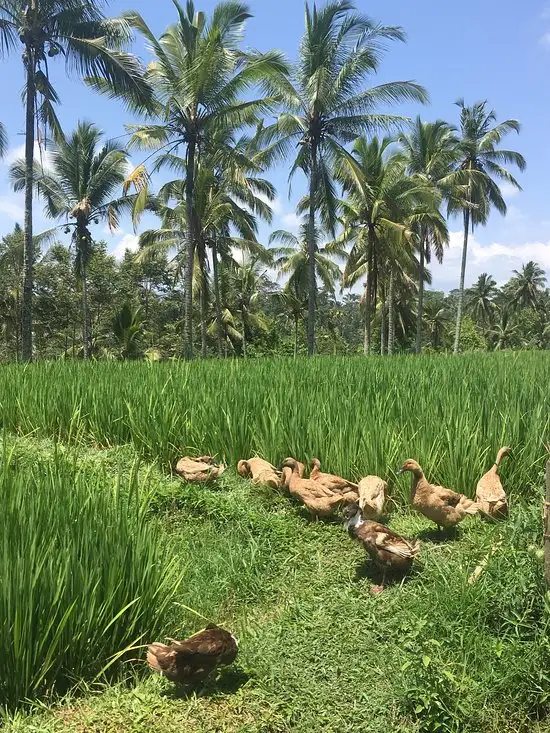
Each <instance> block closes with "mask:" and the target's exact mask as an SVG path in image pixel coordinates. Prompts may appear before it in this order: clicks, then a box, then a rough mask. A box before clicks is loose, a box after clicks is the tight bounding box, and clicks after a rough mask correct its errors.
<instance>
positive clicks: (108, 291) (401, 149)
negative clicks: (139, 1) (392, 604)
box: [0, 0, 550, 360]
mask: <svg viewBox="0 0 550 733" xmlns="http://www.w3.org/2000/svg"><path fill="white" fill-rule="evenodd" d="M98 2H99V0H98ZM98 2H92V1H91V0H75V2H74V3H72V4H71V8H72V10H71V13H69V14H66V13H64V12H63V7H62V6H63V3H60V2H57V0H48V2H46V3H43V4H41V6H40V11H39V9H38V7H35V5H34V4H33V3H32V2H31V4H30V5H27V4H25V3H20V2H19V0H9V2H8V1H7V2H6V3H4V5H5V7H4V8H0V22H1V24H0V50H1V51H2V52H5V53H7V52H9V51H11V50H13V49H14V48H15V47H16V46H17V45H18V41H20V42H21V44H22V45H23V49H24V56H23V61H24V65H25V70H26V87H25V88H26V99H27V110H26V113H27V117H26V122H27V127H26V130H27V141H26V142H27V145H26V154H25V159H24V160H22V161H18V162H16V163H15V164H14V165H12V167H11V170H10V176H11V180H12V183H13V185H14V187H15V189H16V190H21V191H23V190H24V191H25V196H26V211H25V221H24V222H23V224H24V226H23V227H21V226H16V227H15V229H14V230H13V231H11V232H5V233H4V236H3V238H2V240H1V243H0V286H1V297H0V324H1V333H0V358H2V359H3V360H15V359H17V360H28V359H30V358H31V357H32V358H39V359H40V358H57V357H61V356H63V357H65V358H73V357H74V358H90V357H93V358H119V359H135V358H149V359H161V358H179V357H186V358H191V357H192V356H193V355H194V354H195V353H200V354H201V356H202V357H209V356H217V357H220V358H221V357H224V356H225V357H227V356H242V357H253V356H258V355H261V354H289V355H290V354H294V355H298V354H308V355H311V354H313V353H314V352H316V353H321V354H322V353H344V354H354V353H360V352H361V351H363V352H364V353H365V354H369V353H380V354H382V355H384V354H388V355H390V354H392V353H396V352H400V351H405V350H408V351H415V352H416V353H420V352H421V351H426V350H430V351H446V350H450V349H452V348H454V351H455V352H457V351H458V350H459V347H460V348H461V349H462V350H470V349H508V348H548V346H549V345H550V326H549V320H550V292H549V291H548V290H547V289H546V277H545V273H544V272H543V270H542V269H541V267H540V266H539V265H538V264H537V263H536V262H528V263H525V264H524V265H523V266H522V267H521V268H520V269H519V270H517V271H514V273H513V276H512V277H511V279H510V280H509V282H507V283H506V284H504V285H503V286H502V287H498V285H497V282H496V280H495V279H494V278H493V277H492V276H491V274H490V273H483V274H482V275H480V277H479V278H478V280H477V282H476V283H475V284H474V285H473V286H472V287H471V288H469V289H466V288H465V286H464V283H465V274H466V262H467V247H468V237H469V235H470V233H471V231H472V229H473V227H474V226H476V225H480V224H481V225H483V224H485V223H486V222H487V219H488V216H489V213H490V211H491V210H492V209H496V210H497V211H498V212H500V213H501V214H505V213H506V204H505V201H504V198H503V195H502V191H501V190H500V188H499V182H504V183H506V184H508V185H512V186H514V187H518V188H519V183H518V181H517V180H516V178H515V177H514V175H513V174H512V173H511V172H510V171H509V169H508V167H509V166H515V167H516V168H518V169H519V170H523V169H524V167H525V161H524V159H523V157H522V156H521V154H519V153H517V152H515V151H513V150H508V149H503V148H502V147H501V142H502V139H503V138H504V137H505V135H507V134H508V133H510V132H519V123H518V122H517V121H516V120H513V119H509V120H505V121H504V122H500V123H498V122H497V116H496V113H495V112H494V111H493V110H491V109H490V107H489V106H488V103H487V102H484V101H481V102H477V103H475V104H473V105H471V106H467V105H466V103H465V102H463V101H462V100H461V101H459V102H458V103H457V104H458V109H459V114H458V119H457V121H456V122H457V124H456V126H455V125H453V124H452V122H447V121H443V120H436V121H435V122H429V121H424V120H422V119H421V118H420V117H417V118H416V119H415V120H410V119H407V118H405V117H403V116H401V115H399V114H388V113H387V111H386V109H384V108H387V107H395V105H398V104H399V103H400V102H403V101H409V102H411V101H413V102H418V103H425V102H427V93H426V92H425V90H424V89H423V88H422V87H421V86H419V85H418V84H416V83H414V82H412V81H398V82H387V83H384V84H380V85H371V84H370V81H371V78H372V77H373V76H375V75H376V73H377V72H378V70H379V67H380V64H381V62H382V59H383V56H384V53H385V52H386V51H387V44H388V43H389V42H393V41H403V40H405V36H404V32H403V30H402V29H401V28H399V27H397V26H395V27H394V26H382V25H379V24H378V23H376V22H375V21H373V20H372V19H370V18H367V17H365V16H364V15H362V14H360V13H358V12H357V11H356V9H355V7H354V5H353V4H352V3H351V2H350V1H349V0H329V1H328V2H326V3H325V4H323V5H319V6H318V5H317V4H316V3H306V9H305V30H304V34H303V37H302V40H301V43H300V45H299V48H298V51H297V59H296V63H292V62H291V61H289V60H287V59H286V58H284V57H283V56H282V55H281V54H280V53H279V52H274V51H267V52H265V53H261V52H258V51H244V50H243V47H244V42H243V41H244V26H245V21H246V20H247V19H248V18H250V17H251V13H250V10H249V8H248V7H247V6H246V5H245V4H243V3H241V2H232V1H226V2H221V3H220V4H219V5H218V6H216V7H215V8H214V10H213V11H212V13H211V15H210V16H207V15H206V14H205V13H203V12H201V11H198V10H196V9H195V6H194V3H193V2H192V1H191V0H189V1H188V2H187V3H186V4H185V6H182V5H180V4H179V3H178V2H176V1H175V3H174V4H175V22H174V23H173V24H172V25H170V26H169V27H168V28H167V29H166V30H165V31H164V32H163V33H162V34H161V35H160V36H159V37H158V38H157V37H156V36H155V34H154V33H153V32H152V31H151V29H150V27H149V26H148V25H147V22H146V20H145V19H143V18H142V17H141V16H140V15H139V14H138V13H135V12H128V13H125V14H124V15H123V17H122V18H120V19H116V20H107V19H106V18H105V17H104V16H103V14H102V12H101V9H100V6H99V4H98ZM42 5H43V6H44V7H42ZM48 9H49V10H48ZM46 10H47V12H46ZM132 31H134V32H137V33H138V34H139V35H141V36H142V37H144V39H145V40H146V42H147V43H148V45H149V47H150V49H151V51H152V54H153V60H152V61H151V63H150V64H149V65H148V66H147V67H144V66H142V65H141V63H140V62H139V60H138V59H137V58H135V57H134V56H132V55H130V54H128V53H127V52H126V50H125V49H126V47H127V44H128V43H129V42H130V40H131V35H130V34H131V32H132ZM58 54H62V55H64V56H65V57H66V59H67V60H69V61H70V62H71V63H73V64H76V67H77V68H78V69H79V70H80V71H82V72H83V73H84V74H85V75H87V79H86V80H87V82H88V83H89V84H90V85H91V86H92V87H93V88H95V89H96V90H98V91H100V92H103V93H106V94H108V95H110V96H113V97H118V98H121V99H122V100H123V102H125V103H126V104H127V105H129V106H130V107H131V108H132V110H133V111H134V113H136V114H137V115H138V121H137V123H136V122H134V123H133V124H132V125H129V126H128V128H127V132H128V134H127V135H126V136H122V137H119V138H117V142H111V141H109V140H104V139H103V138H102V133H101V131H100V127H99V126H98V125H96V124H95V122H80V123H78V125H77V126H76V129H75V130H74V131H69V130H66V131H65V130H64V129H63V125H62V118H61V117H60V118H58V117H57V115H56V113H55V110H54V107H55V104H56V103H57V101H58V100H57V96H56V94H55V90H54V89H53V87H52V85H51V82H50V80H49V77H48V73H47V64H46V57H48V58H49V57H52V58H53V57H54V56H56V55H58ZM29 100H30V101H29ZM37 100H39V101H40V104H39V105H37ZM397 111H398V110H397ZM36 115H38V119H40V120H42V121H43V122H44V123H45V125H47V126H48V127H49V129H50V132H51V133H52V137H53V141H52V142H51V143H50V146H49V152H48V155H47V156H44V159H43V160H42V161H41V163H40V164H37V163H36V162H34V163H33V159H32V144H33V142H34V137H35V130H34V121H35V119H36ZM122 140H125V141H126V142H127V144H128V148H125V147H124V144H123V143H122V142H121V141H122ZM6 142H7V141H6V135H5V130H4V128H3V127H2V126H1V124H0V155H1V154H3V153H4V152H5V149H6ZM129 150H130V151H132V150H133V151H135V152H136V154H139V150H145V151H148V152H146V153H144V154H143V155H144V157H143V160H142V162H141V163H140V164H138V165H137V166H136V167H135V169H134V170H130V167H129V164H128V160H129V158H128V152H129ZM290 159H291V162H289V169H290V174H289V178H292V177H293V175H294V174H295V173H296V172H297V171H301V172H302V174H303V175H304V177H305V180H306V182H307V187H306V193H305V195H304V196H303V197H302V199H301V200H300V201H299V202H298V205H297V215H298V219H299V222H300V225H299V226H298V228H297V231H296V232H294V231H284V230H280V229H275V228H274V231H272V233H271V235H270V236H268V237H267V241H264V242H262V241H260V239H259V234H258V232H259V231H260V229H259V223H260V222H264V225H265V224H271V222H272V217H273V212H272V204H273V202H274V201H275V198H276V195H277V191H276V190H275V187H274V185H273V184H272V182H271V181H270V169H271V168H272V166H273V165H274V163H276V162H280V161H285V160H290ZM161 170H162V171H163V172H164V173H166V172H171V173H172V174H173V175H172V180H166V175H165V176H164V179H163V183H162V185H161V186H160V188H158V189H156V188H155V182H156V174H157V173H158V172H159V171H161ZM33 193H34V196H35V197H39V198H41V199H42V200H43V201H44V202H45V211H46V214H47V216H48V217H50V218H51V219H53V220H55V221H56V222H58V223H59V222H62V223H61V224H60V225H59V226H58V227H57V228H54V229H53V230H51V231H49V232H45V233H43V234H41V235H39V236H36V234H35V235H34V236H33V231H32V201H33V195H32V194H33ZM144 212H147V213H148V214H149V215H151V214H152V215H154V216H155V217H156V219H157V224H156V225H154V226H153V227H151V228H148V229H144V228H143V227H141V217H142V215H143V214H144ZM124 213H127V214H130V213H131V216H132V219H133V224H134V227H135V228H136V231H137V232H138V234H139V238H138V251H137V252H130V251H127V252H126V253H125V254H124V256H123V258H122V260H121V261H117V260H116V259H115V258H114V257H113V256H111V255H110V254H109V253H108V251H107V245H106V244H105V243H103V242H101V241H95V239H94V234H93V232H94V231H95V230H94V228H93V227H94V225H95V224H99V223H100V222H103V223H104V224H106V225H107V226H109V227H110V228H111V229H113V228H115V227H116V226H117V224H118V221H119V217H120V216H121V215H123V214H124ZM457 215H458V216H459V217H460V219H462V220H463V225H464V247H463V257H462V266H461V270H460V273H458V272H457V284H458V283H459V286H458V289H457V290H456V291H452V292H451V293H449V294H445V293H440V292H434V291H433V290H430V289H427V288H429V286H430V284H431V273H430V269H429V265H430V261H431V258H432V256H435V258H436V259H437V261H438V262H442V261H443V259H444V254H445V247H446V245H447V244H448V241H449V228H450V224H449V221H448V218H447V217H453V216H457ZM361 288H362V294H360V293H359V291H360V290H361ZM453 323H454V324H455V326H454V327H455V330H454V338H453Z"/></svg>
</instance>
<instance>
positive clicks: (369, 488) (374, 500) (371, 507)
mask: <svg viewBox="0 0 550 733" xmlns="http://www.w3.org/2000/svg"><path fill="white" fill-rule="evenodd" d="M387 489H388V484H387V483H386V482H385V481H384V479H381V478H380V476H365V478H362V479H361V481H359V486H358V490H359V507H360V509H361V511H362V513H363V516H364V517H365V519H376V520H378V519H380V518H381V516H382V514H383V513H384V506H385V504H386V491H387Z"/></svg>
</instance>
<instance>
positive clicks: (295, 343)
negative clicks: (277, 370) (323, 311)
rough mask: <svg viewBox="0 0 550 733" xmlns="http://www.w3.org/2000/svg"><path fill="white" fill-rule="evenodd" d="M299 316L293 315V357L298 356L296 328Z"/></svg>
mask: <svg viewBox="0 0 550 733" xmlns="http://www.w3.org/2000/svg"><path fill="white" fill-rule="evenodd" d="M299 320H300V319H299V318H298V316H294V358H296V357H297V356H298V328H299Z"/></svg>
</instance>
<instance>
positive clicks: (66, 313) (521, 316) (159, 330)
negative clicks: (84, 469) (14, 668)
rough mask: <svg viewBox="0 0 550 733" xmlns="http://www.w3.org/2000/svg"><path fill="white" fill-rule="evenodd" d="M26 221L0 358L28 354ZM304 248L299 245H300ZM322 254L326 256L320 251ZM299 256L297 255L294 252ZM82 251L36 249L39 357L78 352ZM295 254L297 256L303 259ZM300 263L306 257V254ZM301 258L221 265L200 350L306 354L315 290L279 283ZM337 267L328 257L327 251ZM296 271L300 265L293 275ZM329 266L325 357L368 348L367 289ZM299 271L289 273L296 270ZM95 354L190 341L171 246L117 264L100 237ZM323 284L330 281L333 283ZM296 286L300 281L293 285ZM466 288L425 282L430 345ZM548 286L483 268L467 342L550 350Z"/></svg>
mask: <svg viewBox="0 0 550 733" xmlns="http://www.w3.org/2000/svg"><path fill="white" fill-rule="evenodd" d="M22 248H23V233H22V230H21V228H20V227H16V228H15V230H14V231H13V232H12V233H11V234H8V235H6V236H4V237H3V239H2V241H1V242H0V292H1V293H2V297H1V299H0V320H1V323H2V332H1V337H0V359H1V360H2V361H13V360H15V359H21V308H20V300H21V285H20V284H21V270H22V255H21V253H22ZM298 254H299V253H298ZM323 256H324V255H323V254H320V255H319V260H320V261H321V263H322V257H323ZM293 258H294V259H293ZM75 260H76V257H75V254H74V252H72V251H71V250H69V249H68V248H67V247H66V246H64V245H61V244H54V245H52V246H50V247H49V249H48V250H47V251H46V252H44V253H43V254H40V253H37V261H36V286H35V288H36V300H35V309H34V329H35V330H34V341H35V349H36V358H39V359H54V358H60V357H61V358H82V356H83V346H82V306H81V303H82V283H81V282H80V281H79V278H78V275H77V272H78V270H77V268H76V263H75ZM295 260H298V263H296V262H295ZM300 260H301V262H300ZM304 260H305V257H303V256H302V257H301V258H300V257H299V256H298V257H297V252H296V251H295V250H291V255H290V257H288V258H287V257H286V256H284V255H281V256H280V257H278V258H277V259H275V261H274V262H273V263H272V265H271V266H266V265H265V264H264V263H263V262H261V261H259V260H256V261H254V260H250V261H247V260H245V263H244V264H242V263H239V262H234V264H233V266H232V267H231V268H227V269H226V270H224V274H223V277H222V282H221V287H220V311H221V339H220V340H218V338H217V331H216V304H215V302H214V299H213V298H210V297H209V298H208V301H207V307H206V313H205V314H204V315H205V325H206V338H205V344H204V348H203V345H202V344H201V314H200V313H199V312H197V313H196V314H195V316H194V319H195V322H194V331H195V333H196V344H195V346H196V349H197V351H200V350H201V348H203V354H204V355H205V356H207V357H217V356H219V355H220V351H221V356H222V357H231V356H245V355H246V356H248V357H258V356H264V355H285V356H292V355H294V354H299V355H305V354H307V298H306V297H304V296H303V295H302V297H300V296H299V295H298V296H296V295H295V294H294V293H295V292H296V291H295V290H293V288H294V287H295V281H292V280H291V281H290V285H289V286H288V285H287V284H283V283H282V282H281V281H280V280H279V279H278V278H277V276H276V273H277V271H282V272H283V273H287V272H288V265H289V263H290V264H291V265H295V264H297V265H298V267H297V268H296V269H297V270H298V277H299V267H300V265H301V266H302V268H303V261H304ZM327 262H330V263H331V265H333V263H332V261H331V260H328V259H327ZM295 272H296V271H293V273H292V274H294V273H295ZM331 274H332V271H331V269H330V266H329V267H328V268H327V270H326V271H323V284H322V285H321V287H320V288H319V290H318V292H317V300H316V311H317V329H316V346H317V351H318V352H319V353H321V354H360V353H363V350H364V338H363V336H364V333H363V328H364V306H365V303H364V297H362V296H361V295H359V294H357V293H354V292H347V293H341V292H340V285H339V281H338V280H332V279H331ZM291 277H292V275H291ZM87 279H88V287H87V294H88V299H89V301H88V311H89V319H90V320H89V329H90V330H89V338H90V355H91V356H92V357H94V358H111V359H113V358H114V359H133V358H140V359H141V358H148V359H152V360H156V359H161V358H162V359H166V358H178V357H180V356H181V354H182V351H183V347H184V333H183V320H184V313H185V303H184V292H183V287H182V285H181V278H180V277H179V274H178V265H177V263H176V262H174V261H173V259H172V258H170V257H169V256H167V255H166V254H165V253H155V255H154V256H153V257H148V258H147V259H144V260H143V259H142V260H140V259H139V258H136V257H135V255H134V253H132V252H130V251H127V252H126V254H125V256H124V257H123V259H122V260H120V261H117V260H116V259H115V258H114V257H113V256H112V255H109V254H108V253H107V247H106V244H105V242H97V243H94V244H93V248H92V252H91V254H90V258H89V262H88V269H87ZM325 280H326V284H325ZM297 292H298V293H299V292H300V291H299V289H298V291H297ZM457 300H458V290H454V291H451V292H450V293H449V294H447V295H446V294H445V293H443V292H438V291H433V290H426V292H425V294H424V304H423V313H422V325H423V329H422V349H423V351H425V352H430V353H431V352H450V351H452V349H453V346H454V336H455V332H454V328H455V322H454V317H455V313H456V306H457ZM417 308H418V293H417V291H416V290H415V289H414V288H412V289H399V290H398V291H397V292H396V294H395V300H394V307H393V318H394V323H393V326H392V328H393V331H394V337H393V352H394V353H403V352H410V351H414V350H415V348H416V326H417V313H418V311H417ZM387 319H388V308H387V305H386V308H385V310H384V305H383V301H382V300H381V299H380V298H379V299H378V301H377V304H376V308H375V311H374V313H373V317H372V329H371V352H372V353H381V348H382V345H384V346H385V352H386V353H388V352H387V348H388V340H387V334H388V332H389V324H388V320H387ZM549 323H550V290H548V289H547V288H545V277H544V272H543V270H542V268H540V267H539V266H538V265H537V264H536V263H534V262H529V263H527V264H526V265H524V266H523V267H522V268H521V269H520V270H519V271H518V272H516V274H514V276H513V277H512V278H511V279H510V280H509V281H508V282H507V283H506V284H504V285H503V286H502V287H500V288H499V287H497V286H496V283H495V280H494V279H493V278H492V277H491V276H490V275H489V274H483V275H480V277H479V278H478V280H477V282H476V283H475V284H474V286H473V287H472V288H469V289H466V292H465V316H464V319H463V324H462V348H463V349H464V350H502V349H524V348H529V349H547V348H549V347H550V327H549V325H548V324H549Z"/></svg>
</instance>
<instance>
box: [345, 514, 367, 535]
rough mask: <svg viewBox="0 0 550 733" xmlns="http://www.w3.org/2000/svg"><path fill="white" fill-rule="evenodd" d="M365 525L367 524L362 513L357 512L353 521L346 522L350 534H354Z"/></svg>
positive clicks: (352, 518)
mask: <svg viewBox="0 0 550 733" xmlns="http://www.w3.org/2000/svg"><path fill="white" fill-rule="evenodd" d="M363 524H365V520H364V519H363V517H362V516H361V512H357V514H354V515H353V517H351V519H348V521H347V522H346V527H347V530H348V532H353V531H354V530H356V529H358V528H359V527H361V526H362V525H363Z"/></svg>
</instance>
